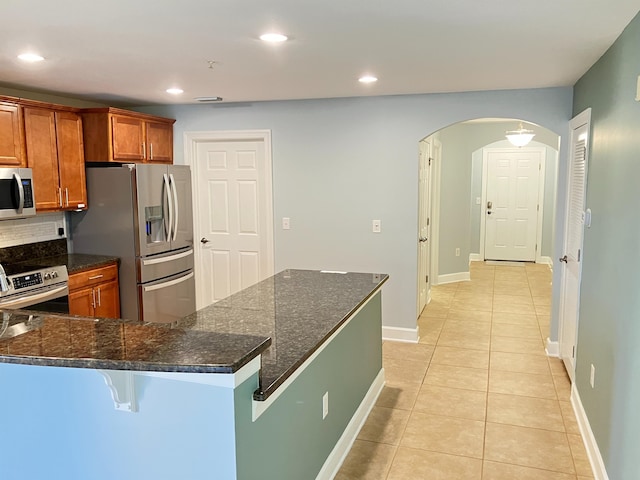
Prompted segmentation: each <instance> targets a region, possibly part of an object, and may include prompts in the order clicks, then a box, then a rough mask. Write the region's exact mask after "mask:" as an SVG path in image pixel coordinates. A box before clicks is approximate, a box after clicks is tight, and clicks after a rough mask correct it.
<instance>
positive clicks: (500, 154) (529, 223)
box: [484, 148, 544, 261]
mask: <svg viewBox="0 0 640 480" xmlns="http://www.w3.org/2000/svg"><path fill="white" fill-rule="evenodd" d="M543 156H544V149H540V148H528V149H517V150H515V149H513V150H512V149H485V151H484V168H485V170H484V171H485V195H484V197H485V207H484V212H485V215H484V225H485V228H484V231H485V238H484V258H485V259H487V260H512V261H535V259H536V249H537V245H536V241H537V238H538V224H539V222H538V211H539V205H540V203H541V201H540V195H541V192H540V168H541V162H542V158H543ZM542 183H544V182H542Z"/></svg>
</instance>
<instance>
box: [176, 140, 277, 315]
mask: <svg viewBox="0 0 640 480" xmlns="http://www.w3.org/2000/svg"><path fill="white" fill-rule="evenodd" d="M183 139H184V161H185V165H189V166H190V167H191V185H192V187H193V188H192V196H193V219H194V222H193V224H194V230H195V226H196V225H197V219H199V218H200V213H201V210H200V202H199V201H198V200H199V193H200V192H199V188H198V183H197V182H196V179H197V178H198V173H199V172H198V165H197V162H196V161H195V160H196V158H197V149H198V144H199V143H203V142H221V143H222V142H237V141H258V142H262V143H263V144H264V160H265V171H266V172H267V175H266V178H265V186H264V187H265V192H264V198H265V199H268V202H267V203H268V204H267V205H265V214H266V217H267V218H266V226H267V227H266V228H267V231H266V232H265V235H266V236H267V239H266V241H267V254H268V258H267V272H266V276H265V278H267V277H269V276H271V275H273V274H274V268H275V267H274V265H275V250H274V227H273V219H274V216H273V161H272V155H271V130H211V131H192V132H184V134H183ZM194 233H195V232H194ZM198 241H199V240H198V239H197V238H194V254H195V255H194V260H195V265H196V268H194V271H195V272H196V280H197V279H198V270H199V269H198V268H197V266H198V265H202V263H201V254H200V248H195V245H196V242H198ZM260 280H263V279H260ZM202 289H203V285H202V282H198V281H196V307H197V308H203V307H205V306H206V305H201V303H202V298H204V293H203V292H202Z"/></svg>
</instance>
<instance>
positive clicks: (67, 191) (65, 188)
mask: <svg viewBox="0 0 640 480" xmlns="http://www.w3.org/2000/svg"><path fill="white" fill-rule="evenodd" d="M64 195H65V197H66V199H67V207H68V206H69V189H68V188H67V187H64Z"/></svg>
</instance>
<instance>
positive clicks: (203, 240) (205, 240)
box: [200, 237, 209, 245]
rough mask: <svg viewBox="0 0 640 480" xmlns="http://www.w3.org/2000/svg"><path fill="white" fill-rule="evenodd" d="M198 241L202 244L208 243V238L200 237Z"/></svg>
mask: <svg viewBox="0 0 640 480" xmlns="http://www.w3.org/2000/svg"><path fill="white" fill-rule="evenodd" d="M200 243H202V244H203V245H204V244H205V243H209V240H207V239H206V238H204V237H202V238H201V239H200Z"/></svg>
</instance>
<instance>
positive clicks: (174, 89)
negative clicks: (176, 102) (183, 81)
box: [167, 87, 184, 95]
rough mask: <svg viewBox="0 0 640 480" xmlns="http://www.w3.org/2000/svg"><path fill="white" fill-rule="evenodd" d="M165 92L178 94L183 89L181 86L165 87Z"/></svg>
mask: <svg viewBox="0 0 640 480" xmlns="http://www.w3.org/2000/svg"><path fill="white" fill-rule="evenodd" d="M167 93H170V94H171V95H180V94H181V93H184V90H182V89H181V88H177V87H172V88H167Z"/></svg>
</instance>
